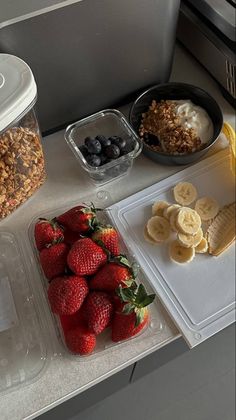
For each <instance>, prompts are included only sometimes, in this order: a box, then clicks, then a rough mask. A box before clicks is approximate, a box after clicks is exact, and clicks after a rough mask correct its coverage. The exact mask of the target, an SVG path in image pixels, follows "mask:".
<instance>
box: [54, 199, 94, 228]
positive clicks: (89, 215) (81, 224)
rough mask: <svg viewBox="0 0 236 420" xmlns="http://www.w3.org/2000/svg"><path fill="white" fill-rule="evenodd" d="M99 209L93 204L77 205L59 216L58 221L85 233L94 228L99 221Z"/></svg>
mask: <svg viewBox="0 0 236 420" xmlns="http://www.w3.org/2000/svg"><path fill="white" fill-rule="evenodd" d="M96 211H97V209H96V208H95V207H94V206H93V205H91V207H86V206H76V207H73V208H72V209H70V210H68V211H66V212H65V213H63V214H61V215H60V216H58V217H57V221H58V222H59V223H60V224H62V225H63V226H65V227H67V228H68V229H70V230H73V231H74V232H79V233H85V232H88V231H90V230H93V227H94V225H95V224H96V222H97V219H96Z"/></svg>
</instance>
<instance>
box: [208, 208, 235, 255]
mask: <svg viewBox="0 0 236 420" xmlns="http://www.w3.org/2000/svg"><path fill="white" fill-rule="evenodd" d="M235 212H236V204H235V203H232V204H229V205H227V206H224V207H223V208H222V209H221V210H220V212H219V213H218V215H217V216H216V217H215V219H214V220H213V221H212V223H211V224H210V226H209V228H208V229H207V233H206V238H207V241H208V245H209V254H212V255H216V256H217V255H220V254H221V253H222V252H224V251H225V250H226V249H227V248H228V247H229V246H230V245H231V244H232V243H233V242H234V241H235V236H236V232H235Z"/></svg>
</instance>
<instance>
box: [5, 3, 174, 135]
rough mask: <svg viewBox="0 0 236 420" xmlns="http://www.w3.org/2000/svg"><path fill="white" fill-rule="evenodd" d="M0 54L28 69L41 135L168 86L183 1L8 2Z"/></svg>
mask: <svg viewBox="0 0 236 420" xmlns="http://www.w3.org/2000/svg"><path fill="white" fill-rule="evenodd" d="M3 3H6V4H3V5H1V6H0V9H1V11H0V52H5V53H9V54H13V55H16V56H18V57H20V58H22V59H23V60H24V61H26V62H27V63H28V64H29V65H30V67H31V69H32V71H33V73H34V75H35V79H36V82H37V86H38V92H39V97H38V102H37V105H38V114H39V121H40V125H41V128H42V131H43V133H44V134H45V132H48V131H49V130H54V129H56V128H58V127H59V126H63V125H66V124H68V123H69V122H71V121H74V120H78V119H79V118H81V117H83V116H86V115H88V114H91V113H93V112H96V111H98V110H100V109H102V108H105V107H108V106H115V105H116V104H118V103H119V102H120V101H122V100H124V99H126V98H127V97H128V95H130V94H132V93H134V92H137V91H139V90H141V89H143V88H145V87H148V86H149V85H151V84H156V83H159V82H165V81H167V80H168V78H169V75H170V71H171V63H172V56H173V49H174V44H175V35H176V25H177V19H178V11H179V4H180V0H119V1H117V0H77V1H76V0H70V1H69V0H67V1H58V0H57V1H56V0H43V1H40V2H39V1H37V0H34V1H31V2H29V1H26V0H21V1H20V2H19V1H18V0H12V1H11V2H3Z"/></svg>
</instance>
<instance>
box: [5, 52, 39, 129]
mask: <svg viewBox="0 0 236 420" xmlns="http://www.w3.org/2000/svg"><path fill="white" fill-rule="evenodd" d="M36 95H37V87H36V83H35V80H34V76H33V73H32V71H31V70H30V68H29V66H28V65H27V64H26V63H25V62H24V61H23V60H21V59H20V58H18V57H15V56H14V55H9V54H0V132H1V131H3V130H4V129H5V128H7V127H8V126H9V125H10V124H11V123H12V122H13V121H15V120H16V119H17V118H18V117H19V116H20V115H21V114H23V113H24V112H25V110H26V109H27V108H28V107H29V106H30V105H31V104H32V103H34V101H35V100H36Z"/></svg>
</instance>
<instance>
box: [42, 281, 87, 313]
mask: <svg viewBox="0 0 236 420" xmlns="http://www.w3.org/2000/svg"><path fill="white" fill-rule="evenodd" d="M88 292H89V288H88V285H87V281H86V280H85V279H84V278H83V277H79V276H64V277H57V278H55V279H53V280H52V282H51V283H50V285H49V288H48V299H49V302H50V305H51V309H52V312H54V313H56V314H58V315H72V314H73V313H75V312H76V311H78V310H79V308H80V307H81V305H82V303H83V301H84V299H85V297H86V296H87V294H88Z"/></svg>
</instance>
